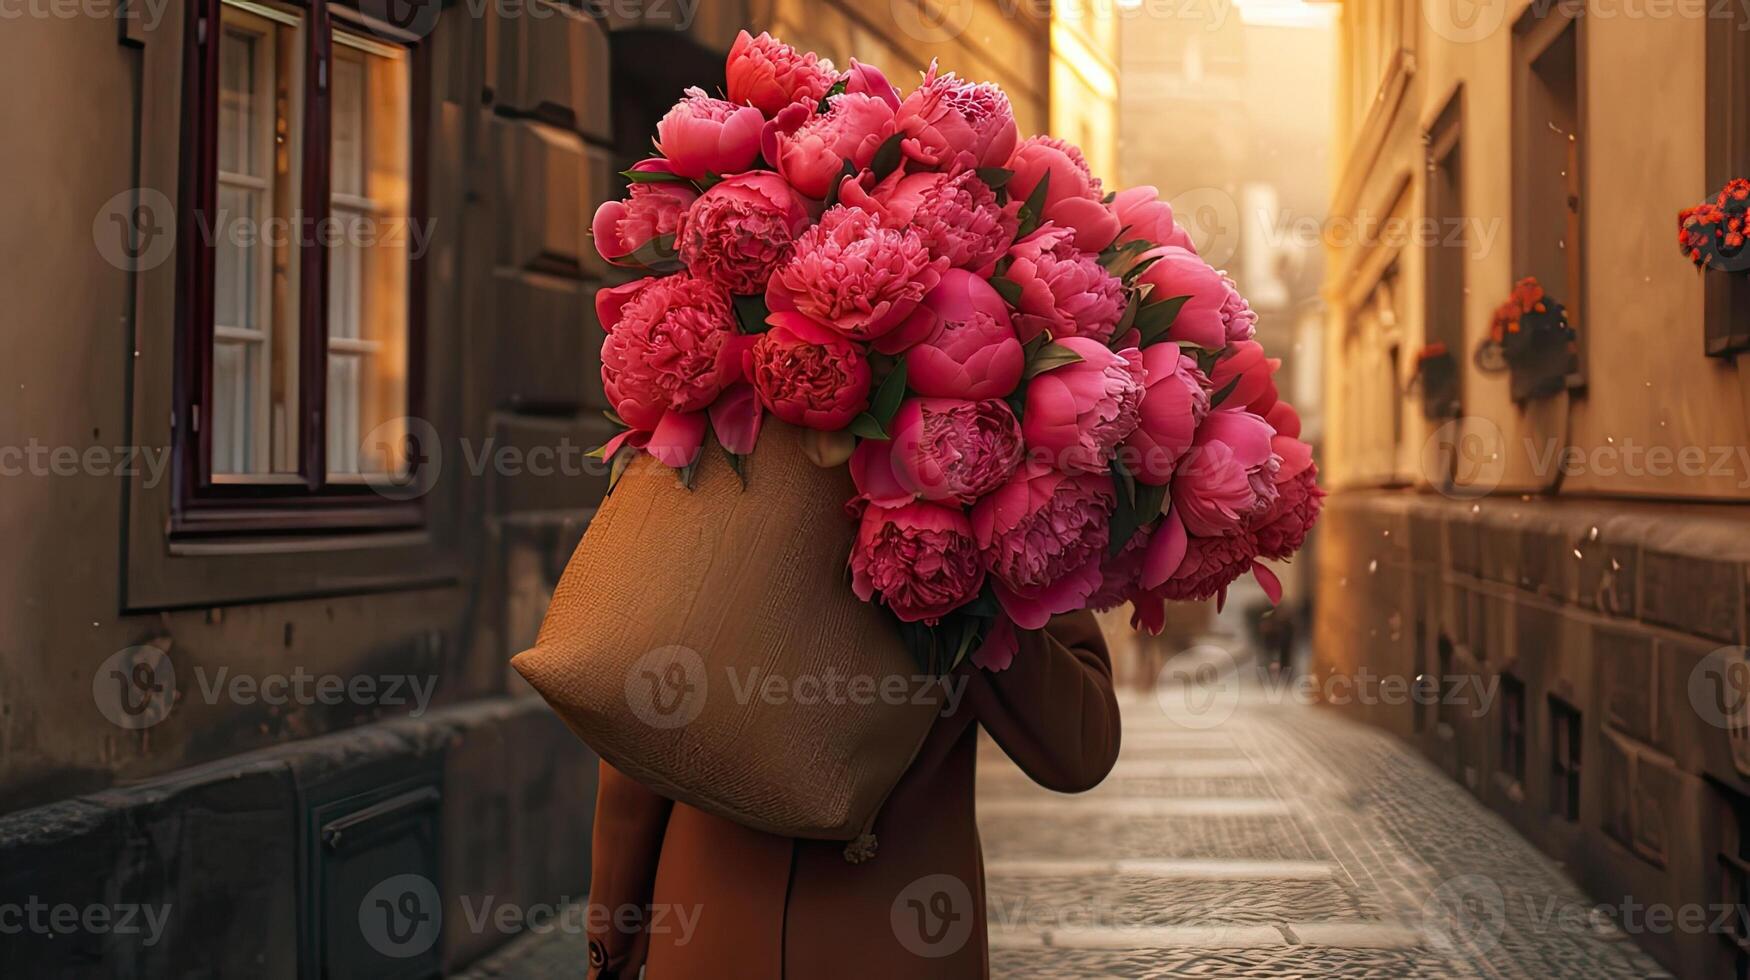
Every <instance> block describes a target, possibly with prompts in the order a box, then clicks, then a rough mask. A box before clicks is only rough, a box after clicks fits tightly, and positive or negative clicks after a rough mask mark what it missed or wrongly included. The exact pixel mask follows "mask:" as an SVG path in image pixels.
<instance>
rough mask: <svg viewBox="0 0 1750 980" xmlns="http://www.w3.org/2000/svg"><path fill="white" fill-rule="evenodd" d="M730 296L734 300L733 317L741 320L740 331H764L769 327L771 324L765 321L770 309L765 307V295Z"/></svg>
mask: <svg viewBox="0 0 1750 980" xmlns="http://www.w3.org/2000/svg"><path fill="white" fill-rule="evenodd" d="M731 298H732V299H734V300H735V318H736V319H737V320H740V321H741V332H742V333H765V332H766V331H767V330H770V329H771V325H770V324H768V323H766V317H768V316H770V315H771V312H772V311H771V310H769V309H767V308H766V297H765V295H764V294H763V293H755V294H754V295H752V296H734V297H731Z"/></svg>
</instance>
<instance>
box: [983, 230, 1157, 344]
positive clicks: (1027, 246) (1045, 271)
mask: <svg viewBox="0 0 1750 980" xmlns="http://www.w3.org/2000/svg"><path fill="white" fill-rule="evenodd" d="M1003 278H1005V279H1007V280H1009V281H1010V282H1012V283H1014V284H1015V285H1017V286H1020V287H1021V299H1020V302H1019V303H1017V304H1016V315H1015V329H1016V332H1017V333H1019V334H1020V337H1021V340H1022V341H1023V342H1025V341H1029V340H1032V339H1033V338H1034V337H1037V336H1038V335H1039V334H1040V332H1041V331H1050V333H1051V336H1052V339H1054V340H1061V339H1063V338H1065V337H1087V338H1091V339H1093V340H1096V341H1099V342H1100V343H1105V342H1106V341H1108V340H1110V339H1111V338H1112V332H1113V330H1115V329H1116V328H1117V326H1118V321H1119V320H1121V319H1123V318H1124V307H1125V304H1126V302H1127V300H1126V299H1125V296H1124V283H1123V282H1121V281H1120V280H1119V279H1118V277H1117V276H1114V275H1112V274H1111V273H1110V272H1107V271H1106V270H1105V269H1104V268H1101V266H1100V261H1099V259H1098V257H1096V256H1095V255H1093V254H1092V253H1090V252H1084V251H1082V250H1080V249H1078V248H1076V245H1075V237H1074V236H1073V235H1071V234H1070V233H1069V232H1068V231H1066V230H1064V229H1062V228H1044V229H1042V230H1040V231H1039V232H1037V233H1035V234H1034V235H1032V236H1030V237H1028V238H1027V240H1026V241H1023V242H1017V243H1015V246H1014V247H1013V248H1011V249H1009V267H1008V269H1007V271H1005V272H1004V273H1003Z"/></svg>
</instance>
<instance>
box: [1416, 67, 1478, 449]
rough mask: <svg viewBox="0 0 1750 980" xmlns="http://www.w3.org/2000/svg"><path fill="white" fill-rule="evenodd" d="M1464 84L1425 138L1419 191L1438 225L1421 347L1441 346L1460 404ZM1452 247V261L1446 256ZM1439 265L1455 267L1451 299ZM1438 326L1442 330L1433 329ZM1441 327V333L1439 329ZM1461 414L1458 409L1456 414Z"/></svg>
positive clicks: (1427, 256) (1428, 256) (1465, 357)
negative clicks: (1450, 226) (1454, 229)
mask: <svg viewBox="0 0 1750 980" xmlns="http://www.w3.org/2000/svg"><path fill="white" fill-rule="evenodd" d="M1464 122H1465V99H1464V85H1463V84H1460V85H1458V86H1457V87H1456V88H1455V89H1454V90H1453V92H1452V95H1451V97H1449V98H1448V99H1447V100H1446V105H1445V106H1443V107H1442V108H1441V110H1440V112H1439V114H1438V115H1436V116H1435V117H1434V122H1433V123H1431V124H1430V125H1429V126H1428V128H1427V130H1426V131H1425V132H1424V134H1423V138H1424V140H1425V141H1426V144H1427V147H1428V168H1427V174H1428V176H1427V179H1426V182H1425V184H1424V185H1423V189H1422V208H1423V212H1424V213H1425V214H1426V215H1427V216H1428V217H1429V218H1430V219H1431V220H1433V221H1435V222H1437V224H1436V226H1435V228H1434V237H1433V240H1432V241H1431V242H1430V243H1429V245H1428V246H1427V247H1426V248H1425V249H1424V252H1423V255H1424V262H1425V268H1426V269H1427V288H1426V289H1424V290H1423V291H1422V303H1423V319H1422V323H1423V337H1422V342H1423V343H1424V344H1432V343H1435V342H1440V343H1444V344H1445V345H1446V348H1447V351H1448V353H1450V354H1451V356H1452V361H1453V365H1454V367H1455V369H1456V371H1457V373H1458V377H1457V380H1456V381H1455V387H1456V390H1457V392H1458V395H1459V397H1460V399H1461V400H1462V398H1463V396H1464V377H1465V365H1466V364H1468V363H1469V361H1470V357H1469V352H1468V350H1467V346H1468V345H1467V344H1466V342H1465V313H1466V301H1465V300H1466V288H1465V287H1466V285H1467V283H1468V282H1469V278H1470V275H1469V274H1470V269H1469V265H1470V262H1469V256H1468V254H1467V253H1468V249H1467V248H1466V247H1465V246H1466V245H1467V244H1468V242H1469V240H1470V239H1469V235H1468V230H1469V229H1468V227H1467V226H1468V223H1469V220H1470V219H1469V216H1468V215H1467V214H1465V193H1464V128H1465V127H1464ZM1449 170H1450V173H1451V175H1452V177H1451V183H1452V184H1454V185H1455V186H1454V187H1453V189H1452V193H1451V194H1450V195H1447V194H1445V193H1443V192H1442V190H1441V185H1440V183H1439V181H1440V180H1441V179H1442V177H1443V176H1444V174H1445V173H1447V172H1448V171H1449ZM1450 220H1456V221H1458V222H1460V225H1459V234H1458V236H1457V239H1458V240H1457V241H1456V242H1452V241H1449V240H1448V238H1449V235H1448V232H1447V229H1446V228H1445V227H1444V225H1445V223H1446V222H1447V221H1450ZM1454 248H1456V249H1457V251H1458V254H1457V256H1456V258H1454V257H1453V256H1452V255H1450V254H1448V251H1449V250H1451V249H1454ZM1443 262H1453V263H1454V267H1453V268H1452V269H1450V270H1447V271H1449V272H1452V273H1454V274H1455V276H1454V278H1455V281H1454V283H1452V284H1451V285H1452V286H1453V287H1454V288H1453V289H1452V290H1451V295H1447V293H1446V292H1445V291H1444V290H1443V286H1444V285H1445V284H1444V283H1443V280H1442V277H1441V275H1440V272H1441V270H1442V263H1443ZM1437 325H1442V326H1439V327H1437ZM1442 327H1443V328H1442ZM1463 414H1464V413H1463V411H1462V409H1461V410H1460V411H1459V415H1460V416H1462V415H1463Z"/></svg>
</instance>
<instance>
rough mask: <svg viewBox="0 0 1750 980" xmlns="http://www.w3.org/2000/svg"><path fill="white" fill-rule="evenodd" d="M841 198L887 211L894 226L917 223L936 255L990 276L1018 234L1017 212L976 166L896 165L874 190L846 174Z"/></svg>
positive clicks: (882, 212)
mask: <svg viewBox="0 0 1750 980" xmlns="http://www.w3.org/2000/svg"><path fill="white" fill-rule="evenodd" d="M839 200H840V201H841V202H843V203H845V204H849V205H852V206H855V207H859V208H862V209H863V210H865V211H873V212H875V213H876V214H879V215H881V220H882V223H883V224H886V225H888V226H889V227H895V228H897V227H903V226H907V225H909V226H911V227H912V228H914V229H916V230H917V233H918V235H919V236H920V237H922V238H923V240H924V245H925V246H926V247H928V248H929V250H930V254H931V255H934V256H938V257H940V258H945V259H947V260H948V264H949V265H950V266H952V267H954V268H956V269H971V270H973V271H975V272H977V273H978V274H979V275H981V276H983V277H985V278H989V277H990V273H991V269H992V268H993V267H994V266H995V265H996V262H997V259H999V258H1001V257H1002V255H1003V252H1005V251H1007V249H1008V247H1009V243H1010V242H1012V241H1014V238H1015V224H1016V222H1015V215H1014V214H1013V212H1012V211H1009V210H1005V209H1004V208H1003V207H1002V206H1001V205H999V204H997V196H996V192H995V191H993V190H991V189H990V187H989V186H988V185H986V184H985V182H984V181H982V180H980V179H979V178H978V174H977V173H975V172H973V171H971V170H963V171H961V172H959V173H957V174H939V173H928V172H926V173H918V174H905V175H901V174H900V172H899V171H897V170H896V171H894V172H893V174H892V175H891V176H890V177H889V178H888V179H887V180H885V181H882V183H881V185H879V186H877V187H876V188H875V189H874V190H873V191H864V190H863V188H862V186H861V185H860V184H859V183H858V182H856V181H853V180H849V179H846V180H845V182H844V184H843V185H842V187H841V189H840V191H839Z"/></svg>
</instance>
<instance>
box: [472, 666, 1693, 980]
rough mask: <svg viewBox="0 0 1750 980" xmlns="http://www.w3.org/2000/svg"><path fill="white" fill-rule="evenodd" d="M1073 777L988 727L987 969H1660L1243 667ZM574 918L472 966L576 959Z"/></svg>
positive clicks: (514, 966)
mask: <svg viewBox="0 0 1750 980" xmlns="http://www.w3.org/2000/svg"><path fill="white" fill-rule="evenodd" d="M1125 724H1126V729H1125V743H1124V752H1123V756H1122V758H1121V759H1120V761H1119V763H1118V767H1117V769H1116V770H1115V771H1114V772H1113V774H1112V776H1111V777H1110V778H1108V779H1107V780H1106V782H1105V784H1104V785H1102V786H1101V787H1100V788H1099V789H1097V790H1095V791H1094V792H1092V793H1090V794H1087V795H1085V796H1080V797H1064V796H1059V795H1056V794H1053V793H1050V792H1047V791H1045V790H1042V789H1039V788H1038V787H1036V786H1034V785H1032V784H1031V783H1030V782H1028V781H1027V779H1026V778H1025V777H1024V776H1023V775H1022V774H1021V773H1020V772H1019V771H1018V770H1016V769H1015V768H1014V766H1013V765H1011V764H1010V763H1009V762H1008V761H1007V760H1006V759H1004V758H1003V757H1002V755H1001V753H1000V751H999V750H997V749H996V748H995V747H994V746H992V745H989V744H987V745H986V746H985V747H984V754H983V755H982V757H981V759H980V763H981V766H980V771H981V776H980V827H981V831H982V835H983V839H984V847H985V855H986V861H987V874H988V883H989V919H990V927H991V959H992V975H993V976H994V977H997V978H1021V980H1030V978H1037V980H1047V978H1050V980H1063V978H1083V977H1131V978H1157V977H1158V978H1164V977H1183V976H1199V977H1204V976H1207V977H1285V976H1287V977H1312V976H1321V977H1322V976H1338V977H1370V978H1373V977H1376V978H1382V980H1384V978H1391V980H1398V978H1409V977H1427V978H1434V977H1450V978H1455V980H1456V978H1474V977H1525V978H1547V977H1588V978H1617V977H1625V978H1626V977H1663V976H1667V975H1668V974H1666V973H1665V972H1664V971H1662V970H1661V969H1660V968H1659V967H1658V966H1657V965H1656V964H1655V963H1654V962H1653V961H1652V960H1651V959H1650V958H1648V957H1647V956H1645V955H1644V954H1642V953H1641V952H1640V951H1639V950H1638V949H1637V948H1636V947H1635V945H1634V943H1633V941H1632V940H1631V939H1629V938H1628V937H1627V936H1626V935H1625V934H1624V933H1623V932H1621V931H1620V930H1619V929H1618V928H1616V927H1615V926H1614V925H1611V924H1610V923H1609V922H1608V921H1605V920H1604V919H1603V918H1602V917H1598V916H1592V915H1589V914H1588V912H1589V910H1590V908H1591V904H1592V903H1590V902H1588V901H1587V900H1586V899H1585V898H1584V896H1583V895H1582V894H1581V893H1580V892H1579V891H1578V890H1577V889H1576V888H1575V886H1573V885H1572V884H1571V883H1569V882H1568V880H1567V879H1566V878H1565V877H1564V876H1563V875H1562V873H1561V871H1560V869H1559V868H1557V867H1556V866H1555V865H1554V864H1553V863H1552V862H1551V861H1550V860H1549V859H1547V858H1546V857H1544V856H1543V855H1541V854H1540V853H1539V852H1537V851H1536V850H1535V849H1534V848H1532V847H1531V846H1530V845H1529V844H1527V843H1525V842H1524V841H1522V840H1521V839H1519V838H1518V837H1517V836H1516V835H1515V834H1514V832H1513V831H1512V830H1511V829H1509V828H1508V826H1507V825H1506V824H1505V823H1504V822H1503V821H1502V820H1500V819H1499V818H1498V817H1496V816H1495V815H1494V814H1492V813H1490V812H1489V811H1487V810H1485V809H1484V808H1483V807H1481V806H1480V805H1478V804H1477V803H1476V802H1475V801H1474V800H1473V799H1472V798H1471V797H1470V796H1469V795H1468V794H1467V793H1466V792H1464V790H1462V789H1461V788H1460V787H1458V786H1457V785H1455V784H1454V783H1452V782H1451V781H1450V780H1448V779H1447V778H1445V777H1444V776H1443V775H1441V774H1440V773H1439V772H1438V771H1436V770H1435V769H1434V768H1433V767H1432V766H1430V765H1429V764H1427V763H1426V762H1424V761H1423V760H1422V758H1421V757H1420V756H1418V755H1416V754H1415V753H1413V752H1412V751H1411V750H1410V749H1409V748H1407V747H1406V746H1404V745H1403V744H1401V743H1400V742H1398V741H1397V740H1395V739H1394V738H1393V737H1391V736H1389V735H1386V734H1383V733H1381V732H1378V731H1375V730H1373V729H1370V728H1366V727H1363V726H1360V725H1358V724H1355V723H1353V722H1351V721H1348V720H1346V719H1344V718H1342V717H1339V716H1338V715H1336V714H1335V713H1333V712H1330V711H1325V710H1321V709H1317V708H1312V707H1306V706H1301V705H1297V704H1294V703H1293V701H1292V699H1284V698H1271V697H1268V696H1266V693H1265V692H1263V691H1262V690H1260V689H1256V688H1254V689H1252V690H1249V691H1246V692H1245V693H1243V694H1237V695H1235V696H1233V697H1229V698H1226V699H1222V698H1219V697H1218V698H1216V699H1215V700H1213V701H1210V700H1208V699H1207V698H1206V697H1205V695H1204V692H1201V691H1198V690H1196V689H1191V690H1179V689H1163V690H1161V691H1158V692H1156V694H1155V695H1154V696H1146V695H1130V696H1128V697H1127V698H1126V704H1125ZM585 962H586V951H585V946H584V942H583V940H582V939H581V937H566V936H553V937H533V938H530V939H526V940H523V941H520V942H517V943H513V944H512V945H510V946H509V947H507V948H506V949H505V950H503V951H501V952H500V953H499V954H497V955H496V956H493V957H491V958H489V959H488V960H487V961H485V962H483V963H481V964H480V965H479V966H477V967H476V970H475V972H474V973H472V974H470V976H471V977H480V978H483V977H511V978H536V977H543V978H544V977H561V976H566V977H569V976H576V975H578V974H579V973H580V972H581V966H580V965H581V964H583V963H585Z"/></svg>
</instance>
